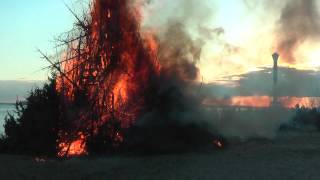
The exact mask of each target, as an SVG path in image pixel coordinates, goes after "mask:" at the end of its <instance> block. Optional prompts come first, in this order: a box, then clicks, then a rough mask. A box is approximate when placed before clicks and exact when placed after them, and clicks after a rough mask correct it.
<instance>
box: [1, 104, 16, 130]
mask: <svg viewBox="0 0 320 180" xmlns="http://www.w3.org/2000/svg"><path fill="white" fill-rule="evenodd" d="M14 109H15V106H14V104H1V103H0V134H3V133H4V128H3V125H4V118H5V116H6V115H7V113H8V112H12V111H13V110H14Z"/></svg>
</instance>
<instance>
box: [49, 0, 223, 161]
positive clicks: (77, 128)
mask: <svg viewBox="0 0 320 180" xmlns="http://www.w3.org/2000/svg"><path fill="white" fill-rule="evenodd" d="M141 14H142V13H141V11H140V8H139V5H136V4H134V3H133V1H129V0H95V1H94V2H92V5H91V8H90V14H89V15H87V16H85V17H83V18H79V17H78V16H77V15H75V17H76V18H77V20H78V22H77V23H76V26H75V29H74V30H73V31H72V32H71V33H69V34H68V36H67V37H66V38H65V39H64V41H63V42H64V45H67V50H66V52H65V53H63V58H62V59H60V60H59V61H57V62H53V61H52V60H50V59H49V58H48V57H47V56H45V55H44V57H45V58H46V59H47V60H48V61H49V62H50V63H51V64H52V67H53V68H54V69H55V71H56V72H57V74H58V75H57V76H56V77H55V82H54V84H55V91H56V93H57V94H59V99H60V100H59V102H60V103H59V107H58V109H59V117H58V119H57V122H56V123H55V128H52V129H50V131H52V132H53V134H56V136H54V137H56V141H55V147H56V152H57V155H58V156H60V157H69V156H79V155H86V154H106V153H116V152H141V153H149V152H150V153H154V152H167V151H182V150H183V151H184V150H189V149H193V148H196V147H200V146H203V145H207V144H211V145H213V146H216V147H222V146H223V144H222V143H221V142H220V141H219V140H217V139H216V138H215V137H216V136H214V135H213V134H212V133H211V132H210V131H209V130H208V127H207V126H208V124H207V123H206V122H207V121H205V120H204V119H206V118H208V117H206V115H205V113H204V110H202V109H201V108H200V104H201V101H202V100H201V98H200V96H199V93H198V92H197V91H199V89H200V88H201V83H198V82H199V81H198V80H199V70H198V68H197V67H196V62H197V60H198V59H199V57H200V52H201V50H200V49H199V48H197V46H196V45H195V44H194V41H193V40H191V39H190V38H189V36H188V35H187V33H185V32H184V31H183V25H181V24H179V23H172V25H171V26H170V27H169V28H167V30H166V33H164V34H163V37H158V36H156V35H155V33H153V31H152V30H146V29H144V30H142V29H141V21H142V19H143V17H142V15H141ZM56 108H57V107H56Z"/></svg>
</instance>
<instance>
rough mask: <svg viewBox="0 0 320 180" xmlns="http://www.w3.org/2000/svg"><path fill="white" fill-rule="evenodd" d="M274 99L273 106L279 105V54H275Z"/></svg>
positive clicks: (273, 55) (273, 56)
mask: <svg viewBox="0 0 320 180" xmlns="http://www.w3.org/2000/svg"><path fill="white" fill-rule="evenodd" d="M272 58H273V99H272V105H278V104H279V102H278V92H277V89H278V88H277V86H278V60H279V54H278V53H273V54H272Z"/></svg>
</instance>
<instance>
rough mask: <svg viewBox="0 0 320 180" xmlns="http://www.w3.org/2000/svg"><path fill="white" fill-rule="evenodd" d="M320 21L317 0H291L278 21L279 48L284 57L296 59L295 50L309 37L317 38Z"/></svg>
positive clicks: (290, 61)
mask: <svg viewBox="0 0 320 180" xmlns="http://www.w3.org/2000/svg"><path fill="white" fill-rule="evenodd" d="M319 33H320V21H319V12H318V8H317V3H316V1H315V0H290V1H287V3H286V5H285V7H284V8H283V9H282V12H281V17H280V19H279V22H278V38H277V41H278V42H277V50H278V51H279V52H280V54H281V55H282V57H283V58H282V59H284V60H286V61H287V62H289V63H294V62H295V61H296V59H295V57H294V52H295V50H297V48H298V47H299V45H301V43H303V42H304V41H305V40H307V39H317V38H319Z"/></svg>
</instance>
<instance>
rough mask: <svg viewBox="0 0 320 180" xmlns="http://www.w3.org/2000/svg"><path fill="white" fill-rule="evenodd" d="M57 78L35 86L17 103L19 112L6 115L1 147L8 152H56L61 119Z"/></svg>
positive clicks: (53, 153)
mask: <svg viewBox="0 0 320 180" xmlns="http://www.w3.org/2000/svg"><path fill="white" fill-rule="evenodd" d="M59 100H60V98H59V94H58V93H57V91H56V89H55V79H54V78H52V79H49V82H48V83H46V84H45V85H44V86H43V88H36V89H34V90H32V91H31V92H30V94H29V97H27V99H26V101H25V102H17V103H16V113H15V114H8V115H7V116H6V118H5V125H4V129H5V135H4V136H3V137H2V138H1V140H0V150H1V151H2V152H7V153H19V154H41V155H55V154H56V152H57V149H56V140H57V134H58V126H59V119H60V111H59V107H60V106H59Z"/></svg>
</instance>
